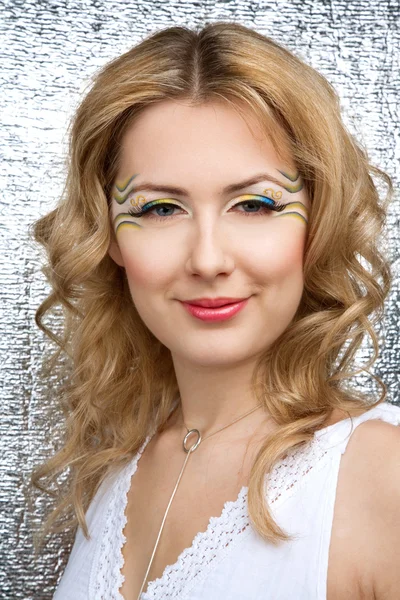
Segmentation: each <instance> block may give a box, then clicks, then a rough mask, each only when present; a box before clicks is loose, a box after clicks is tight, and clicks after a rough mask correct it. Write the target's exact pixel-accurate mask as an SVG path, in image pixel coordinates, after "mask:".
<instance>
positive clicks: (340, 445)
mask: <svg viewBox="0 0 400 600" xmlns="http://www.w3.org/2000/svg"><path fill="white" fill-rule="evenodd" d="M371 419H378V420H380V421H386V422H387V423H392V424H393V425H400V406H398V405H395V404H391V403H390V402H382V403H381V404H378V406H375V407H373V408H371V409H369V410H366V411H365V412H364V413H362V414H361V415H358V416H356V417H350V418H348V419H343V420H342V421H338V422H337V423H334V424H333V425H330V426H329V427H325V428H324V429H320V430H319V431H316V432H315V437H316V438H317V440H318V442H319V443H320V445H321V446H323V447H324V448H326V449H327V450H328V449H337V450H339V451H340V452H341V454H344V452H345V451H346V448H347V444H348V443H349V440H350V437H351V434H352V433H353V431H354V430H355V429H356V427H358V425H359V424H360V423H363V422H364V421H370V420H371Z"/></svg>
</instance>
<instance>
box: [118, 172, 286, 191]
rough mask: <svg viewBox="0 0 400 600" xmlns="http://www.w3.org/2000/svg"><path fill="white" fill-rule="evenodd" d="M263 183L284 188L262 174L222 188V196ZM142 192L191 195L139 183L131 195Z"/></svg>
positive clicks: (167, 187)
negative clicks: (270, 183)
mask: <svg viewBox="0 0 400 600" xmlns="http://www.w3.org/2000/svg"><path fill="white" fill-rule="evenodd" d="M261 181H269V182H272V183H276V184H277V185H279V186H280V187H284V184H283V183H282V182H281V181H279V180H278V179H276V177H274V176H273V175H270V174H269V173H260V174H259V175H254V177H250V178H249V179H245V180H243V181H239V182H238V183H232V184H230V185H227V186H226V187H224V188H222V189H221V190H220V193H221V194H232V193H234V192H238V191H239V190H242V189H243V188H246V187H248V186H250V185H254V184H256V183H260V182H261ZM142 190H147V191H154V192H167V193H168V194H175V195H180V196H189V195H190V193H189V192H188V191H187V190H185V189H184V188H179V187H175V186H171V185H164V184H163V185H156V184H154V183H147V182H145V183H138V184H137V185H135V186H133V187H132V188H131V189H130V190H129V193H131V192H134V193H136V192H138V191H142Z"/></svg>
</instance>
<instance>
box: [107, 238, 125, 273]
mask: <svg viewBox="0 0 400 600" xmlns="http://www.w3.org/2000/svg"><path fill="white" fill-rule="evenodd" d="M108 254H109V255H110V256H111V258H112V259H113V261H114V262H116V263H117V265H119V266H120V267H124V266H125V264H124V259H123V258H122V254H121V250H120V249H119V246H118V243H117V242H116V241H115V240H114V239H112V240H111V242H110V245H109V247H108Z"/></svg>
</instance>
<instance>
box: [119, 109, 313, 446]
mask: <svg viewBox="0 0 400 600" xmlns="http://www.w3.org/2000/svg"><path fill="white" fill-rule="evenodd" d="M242 115H243V113H241V114H239V113H238V112H237V111H236V110H235V109H234V108H233V107H231V106H228V105H226V104H223V103H220V102H213V103H208V104H204V105H201V106H196V107H193V106H190V105H189V104H188V103H186V102H183V101H180V102H177V101H165V102H163V103H160V104H158V105H154V106H151V107H148V108H147V109H146V110H145V111H144V112H143V113H142V114H141V115H140V117H139V118H138V119H137V120H136V122H135V123H133V124H132V125H131V127H130V128H129V129H128V130H127V131H126V132H125V135H124V137H123V139H122V148H121V162H120V167H119V170H118V173H117V176H116V179H115V182H114V187H113V192H112V201H111V210H110V225H111V227H112V228H113V231H114V234H115V238H113V240H112V242H111V244H110V248H109V254H110V256H111V257H112V258H113V260H114V261H115V262H116V263H117V264H118V265H120V266H121V267H123V268H125V270H126V275H127V279H128V282H129V288H130V292H131V296H132V300H133V302H134V304H135V306H136V308H137V310H138V312H139V314H140V316H141V318H142V320H143V321H144V323H145V324H146V325H147V327H148V328H149V329H150V330H151V331H152V333H153V334H154V335H155V336H156V337H157V338H158V339H159V340H160V341H161V342H162V343H163V344H164V345H165V346H166V347H168V348H169V349H170V351H171V355H172V359H173V363H174V367H175V371H176V377H177V381H178V385H179V390H180V395H181V402H182V412H181V417H180V420H179V419H178V421H176V423H177V425H176V426H177V427H179V428H180V430H182V431H185V432H186V430H185V429H184V427H183V424H182V417H183V419H184V422H185V423H186V425H187V427H189V428H191V427H196V428H199V429H200V430H201V431H202V434H203V435H207V434H208V433H211V432H214V431H216V430H217V429H218V428H221V427H223V426H224V425H227V424H228V423H231V422H232V421H233V420H234V419H235V418H237V417H239V416H241V415H243V414H244V413H245V412H247V411H249V410H251V409H252V408H254V407H255V406H256V404H257V403H258V402H257V400H256V398H255V397H254V394H253V392H252V390H251V388H250V383H251V375H252V372H253V369H254V365H255V363H256V360H257V357H258V356H259V354H260V353H261V352H263V351H264V350H265V349H266V348H267V347H268V346H269V345H270V344H271V343H272V342H274V341H275V340H276V339H277V338H278V337H279V336H280V335H281V334H282V333H283V331H284V330H285V329H286V328H287V327H288V325H289V324H290V322H291V320H292V319H293V316H294V314H295V312H296V310H297V307H298V305H299V303H300V299H301V295H302V292H303V285H304V282H303V255H304V245H305V241H306V235H307V219H308V212H309V208H310V202H309V198H308V197H307V194H306V190H305V187H304V185H303V182H302V181H301V177H300V176H299V174H298V172H297V170H296V166H295V164H294V162H293V159H292V157H291V155H290V152H289V151H288V149H287V147H285V146H284V144H281V146H280V150H279V155H278V154H277V152H276V150H275V149H274V146H273V144H272V140H269V139H267V138H266V137H265V136H263V137H260V128H259V126H258V124H257V122H256V121H255V120H254V118H253V117H252V116H251V115H250V114H246V117H245V118H244V117H243V116H242ZM265 172H266V173H268V174H270V175H271V179H265V180H264V181H262V182H259V183H257V184H254V185H252V186H248V187H246V188H245V189H243V190H241V191H240V192H235V193H230V194H221V189H223V188H224V187H226V186H228V185H230V184H233V183H237V182H240V181H243V180H245V179H249V178H250V177H252V176H254V175H257V174H259V173H265ZM143 182H152V183H157V184H164V185H171V186H177V187H180V188H185V190H187V192H188V195H177V194H174V195H171V194H170V193H168V192H164V193H163V192H154V191H149V190H140V189H139V186H140V184H141V183H143ZM136 190H137V191H136ZM260 196H265V197H267V198H271V199H272V200H274V201H275V202H277V203H278V202H279V203H280V204H285V205H287V206H285V207H284V209H283V210H280V211H271V210H268V209H266V208H255V207H254V204H251V203H252V201H253V200H254V199H256V198H257V197H258V198H259V197H260ZM154 200H159V201H160V202H159V204H160V203H162V202H164V203H165V202H167V203H168V204H171V203H173V204H174V205H175V206H176V208H175V209H172V210H171V207H165V206H164V207H162V206H161V207H160V206H157V204H156V205H154V207H153V209H152V210H151V216H150V217H149V213H148V214H147V216H145V217H140V218H137V217H135V216H131V215H129V213H128V210H133V211H138V210H140V207H141V206H143V205H144V204H145V203H146V202H151V201H154ZM244 200H247V201H248V202H249V204H244V205H238V203H239V202H243V201H244ZM289 203H290V204H289ZM218 296H229V297H239V298H244V297H249V296H251V297H250V300H249V302H248V303H247V306H246V307H245V308H244V309H243V310H242V311H240V312H239V313H238V314H237V315H235V316H234V317H233V318H232V319H230V320H226V321H222V322H214V323H208V322H203V321H200V320H198V319H196V318H194V317H192V316H191V315H190V314H189V313H188V312H187V311H186V309H185V308H184V307H183V306H182V305H181V303H180V302H179V301H178V300H189V299H193V298H200V297H218ZM263 419H264V417H263V414H262V413H261V411H260V410H256V411H255V412H254V413H252V414H251V415H249V416H248V417H246V418H245V419H243V420H242V421H239V422H238V423H237V424H235V426H233V427H229V428H227V429H226V430H224V431H223V432H222V433H221V434H219V435H218V436H215V438H214V440H215V441H216V442H217V439H218V438H220V436H223V437H224V440H225V441H226V440H228V439H230V438H231V439H232V440H233V439H237V436H238V435H240V434H243V435H246V434H247V433H249V432H250V431H251V432H253V431H254V427H255V425H258V426H259V427H261V428H262V427H263V424H264V420H263Z"/></svg>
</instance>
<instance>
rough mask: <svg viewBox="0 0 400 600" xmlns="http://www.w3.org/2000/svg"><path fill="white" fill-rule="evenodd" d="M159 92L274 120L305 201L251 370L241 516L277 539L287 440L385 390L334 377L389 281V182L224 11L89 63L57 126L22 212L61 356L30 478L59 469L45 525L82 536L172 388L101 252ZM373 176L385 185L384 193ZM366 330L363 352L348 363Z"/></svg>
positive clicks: (302, 440)
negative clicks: (284, 309)
mask: <svg viewBox="0 0 400 600" xmlns="http://www.w3.org/2000/svg"><path fill="white" fill-rule="evenodd" d="M168 99H187V100H189V101H190V102H192V103H193V105H196V104H201V103H203V102H208V101H213V100H219V101H226V102H230V103H231V105H233V106H236V107H237V106H239V104H240V103H241V105H242V106H243V104H244V105H245V106H246V107H247V108H248V110H249V111H252V112H253V114H254V115H256V116H257V117H258V122H259V123H260V128H261V130H262V131H265V132H266V133H267V132H268V131H271V130H272V129H273V128H274V127H275V129H277V128H279V131H281V132H282V131H283V132H284V135H285V137H286V139H287V141H288V143H289V146H290V150H291V152H292V156H293V157H294V160H295V163H296V165H297V168H298V170H299V172H300V174H301V175H302V177H303V180H304V182H305V185H306V189H307V192H308V195H309V198H310V202H311V210H310V221H309V227H308V237H307V243H306V247H305V256H304V282H305V283H304V292H303V296H302V299H301V302H300V305H299V307H298V311H297V313H296V315H295V317H294V319H293V321H292V322H291V324H290V326H289V327H288V328H287V330H286V331H285V332H284V333H283V334H282V335H281V336H280V337H279V339H277V340H276V341H275V342H274V343H273V345H272V346H271V347H269V348H267V349H266V350H265V352H264V354H263V356H261V357H260V360H259V361H258V363H257V366H256V369H255V371H254V377H253V381H252V385H253V389H254V392H255V395H256V396H257V398H258V400H259V401H261V402H262V403H263V405H264V407H265V409H267V410H268V411H269V412H270V413H271V415H272V417H273V419H274V420H275V421H276V423H277V424H278V426H279V427H278V429H277V431H276V432H275V433H274V434H273V435H271V436H269V437H268V439H266V440H265V442H264V443H263V446H262V447H261V448H260V450H259V452H258V454H257V457H256V459H255V461H254V464H253V467H252V470H251V474H250V479H249V491H248V500H249V504H248V507H249V515H250V518H251V521H252V523H253V525H254V527H255V528H256V529H257V530H258V532H259V533H260V535H261V536H262V537H263V538H264V539H266V540H270V541H272V542H273V543H276V542H277V541H278V540H289V539H291V537H290V536H289V535H287V534H286V532H284V531H283V530H282V529H281V528H280V527H279V526H278V525H277V523H276V522H275V521H274V519H273V518H272V515H271V512H270V510H269V507H268V504H267V501H266V496H265V487H264V486H265V476H266V474H268V473H269V472H270V470H271V468H272V467H273V465H274V463H275V462H276V461H277V460H278V459H280V458H282V457H283V456H284V455H285V454H286V453H287V452H288V451H289V450H290V449H291V448H294V447H296V446H299V445H302V444H306V443H307V442H309V441H310V440H311V439H312V438H313V435H314V432H315V431H316V430H318V429H320V428H321V427H323V426H324V425H326V423H328V422H329V418H330V416H331V415H332V413H333V411H334V410H335V409H339V410H341V411H344V412H345V413H346V414H349V415H350V414H352V413H354V412H355V411H357V410H358V411H361V412H364V411H365V410H367V409H369V408H371V407H372V406H375V405H377V404H379V403H381V402H383V401H384V399H385V396H386V386H385V385H384V384H383V382H381V381H380V380H379V379H378V378H377V377H375V376H374V375H372V374H371V373H370V375H371V376H372V377H374V378H375V379H376V380H377V381H378V383H379V385H380V386H381V389H382V393H381V395H380V398H379V399H378V400H376V401H375V402H371V401H370V400H371V399H370V398H369V397H367V396H366V395H364V394H362V393H361V392H360V391H355V390H354V389H351V388H347V386H346V385H345V382H344V380H346V379H348V378H350V377H352V376H353V375H355V374H356V373H359V372H360V371H362V370H364V371H365V370H366V371H367V372H369V371H368V370H369V368H370V366H371V364H372V363H373V361H374V360H375V359H376V358H377V356H378V340H377V333H376V332H375V330H374V326H375V324H376V322H377V321H379V319H380V318H381V317H382V312H383V304H384V299H385V297H386V295H387V293H388V290H389V285H390V269H389V265H388V262H387V260H386V259H385V258H384V256H383V255H382V253H381V252H380V251H379V249H378V237H379V235H380V233H381V231H382V228H383V226H384V223H385V215H386V206H387V202H388V201H389V200H390V198H391V195H392V183H391V180H390V178H389V176H388V175H387V174H386V173H385V172H383V171H381V170H380V169H378V168H376V167H374V166H372V165H371V164H370V163H369V160H368V157H367V153H366V151H365V150H364V149H362V148H361V146H360V145H359V144H358V143H357V141H356V140H355V139H354V137H352V135H351V134H350V133H349V132H348V131H347V129H346V127H345V126H344V124H343V122H342V119H341V116H340V107H339V100H338V96H337V94H336V93H335V91H334V90H333V88H332V87H331V85H330V84H329V83H328V82H327V80H326V79H325V78H324V77H323V76H321V75H320V74H318V73H317V72H316V71H315V70H314V69H313V68H311V67H310V66H308V65H307V64H305V63H304V62H303V61H302V60H300V59H299V58H297V57H295V56H294V55H293V54H292V53H291V52H289V51H288V50H286V49H285V48H283V47H282V46H280V45H279V44H277V43H276V42H274V41H272V40H271V39H269V38H268V37H265V36H263V35H261V34H259V33H257V32H255V31H253V30H251V29H248V28H247V27H245V26H243V25H239V24H234V23H230V22H218V23H214V24H207V25H206V26H204V27H203V28H202V29H201V30H200V31H193V30H190V29H188V28H186V27H171V28H168V29H164V30H162V31H158V32H156V33H155V34H153V35H151V36H149V37H148V38H146V39H144V40H143V41H142V42H141V43H139V44H138V45H136V46H135V47H133V48H132V49H131V50H129V51H128V52H126V53H124V54H123V55H121V56H119V57H118V58H117V59H115V60H113V61H112V62H110V63H109V64H107V65H106V66H105V67H104V68H103V69H102V70H101V71H100V72H99V73H97V74H96V76H95V78H94V83H93V85H92V87H91V89H90V90H89V91H88V92H87V94H86V96H85V98H84V99H83V101H82V102H81V104H80V106H79V107H78V109H77V111H76V113H75V115H74V118H73V120H72V123H71V126H72V127H71V131H70V140H69V157H68V173H67V179H66V185H65V189H64V192H63V194H62V197H61V199H60V202H59V203H58V205H57V207H56V208H55V209H54V210H52V211H51V212H50V213H49V214H47V215H45V216H43V217H41V218H40V219H39V220H37V221H36V222H35V223H34V224H33V228H34V229H33V235H34V238H35V240H36V241H37V242H38V243H40V244H42V245H43V246H44V247H45V249H46V251H47V256H48V264H46V266H45V267H44V268H43V272H44V273H45V275H46V277H47V279H48V281H49V283H50V285H51V287H52V291H51V293H50V294H49V296H48V297H47V298H46V299H45V300H44V302H42V304H41V305H40V306H39V307H38V309H37V312H36V323H37V325H38V327H40V328H41V329H42V330H43V331H44V332H45V333H46V334H47V335H48V336H49V337H50V338H51V339H52V340H53V341H55V342H56V344H57V345H58V348H57V351H56V352H55V354H54V357H53V360H52V361H51V365H50V368H49V371H48V372H51V369H52V368H53V367H54V365H55V364H56V361H57V360H58V358H59V357H60V353H62V352H63V353H64V356H68V357H69V359H70V364H72V371H71V370H70V364H68V365H67V367H66V368H67V369H68V370H69V372H68V383H67V385H66V386H65V389H64V391H63V394H62V401H63V407H64V409H65V411H66V426H65V436H64V441H63V446H62V448H61V449H60V450H59V451H58V452H56V453H55V455H54V456H52V457H51V458H50V459H49V460H47V462H45V464H43V465H41V466H39V467H38V468H37V469H36V471H35V472H34V474H33V476H32V481H33V483H34V485H35V486H36V487H38V488H39V489H40V490H43V491H47V492H48V493H52V492H51V489H50V486H51V485H52V483H54V482H55V481H57V480H58V478H59V477H60V476H61V474H62V473H63V472H65V471H66V470H67V471H69V477H68V478H66V479H65V480H64V484H63V486H62V489H61V492H60V493H59V495H58V496H57V499H56V506H55V507H54V508H53V510H52V512H51V513H50V515H49V516H48V518H47V521H46V524H45V527H44V529H43V535H44V533H49V532H50V531H60V530H61V529H65V528H66V527H76V526H77V525H78V524H79V525H80V526H81V527H82V529H83V531H84V534H85V536H86V537H90V536H89V532H88V528H87V524H86V521H85V512H86V510H87V507H88V505H89V503H90V501H91V499H92V498H93V496H94V494H95V492H96V491H97V489H98V487H99V485H100V483H101V482H102V481H103V479H104V477H105V475H106V473H107V471H108V470H109V469H110V468H111V467H114V466H116V465H121V466H122V465H123V464H124V463H126V462H127V461H129V460H131V458H132V456H133V455H134V453H135V452H136V451H137V450H138V448H139V446H140V445H141V444H142V443H143V442H144V440H145V438H146V436H147V435H148V433H149V431H150V430H151V429H152V427H153V426H154V424H156V425H157V427H158V428H159V430H160V431H161V430H162V428H163V427H164V426H165V423H166V420H167V418H168V416H169V414H170V412H171V408H172V407H173V405H174V402H175V400H176V397H177V395H178V396H179V390H178V386H177V381H176V377H175V373H174V368H173V363H172V359H171V355H170V352H169V350H168V349H167V348H166V347H165V346H163V345H162V344H161V342H159V340H158V339H157V338H156V337H155V336H154V335H153V334H152V333H151V332H150V331H149V330H148V329H147V327H146V326H145V325H144V323H143V322H142V320H141V318H140V316H139V314H138V312H137V310H136V308H135V306H134V304H133V302H132V298H131V295H130V292H129V287H128V284H127V278H126V275H125V270H124V269H123V268H121V267H119V266H118V265H117V264H116V263H115V262H114V261H113V260H112V259H111V257H110V256H109V254H108V248H109V244H110V240H111V239H112V236H113V231H112V228H111V227H110V221H109V208H110V191H111V187H112V185H113V182H114V179H115V177H116V174H117V170H118V164H119V153H120V141H121V138H122V135H123V134H124V132H125V130H126V128H127V127H128V126H130V125H131V124H132V122H133V121H134V119H135V118H136V117H137V116H138V115H140V113H141V111H142V110H143V109H145V108H146V107H147V106H149V105H151V104H154V103H159V102H162V101H164V100H168ZM372 176H375V177H377V178H378V179H379V180H380V181H381V182H383V183H386V184H387V194H386V198H385V200H384V201H382V202H381V201H380V197H379V194H378V191H377V187H376V185H375V184H374V182H373V179H372ZM55 305H61V307H62V309H63V335H62V336H60V335H57V334H55V333H54V332H53V331H51V330H50V329H49V328H48V327H47V326H46V325H44V323H43V317H44V315H45V314H46V313H48V311H50V310H51V309H52V308H53V307H55ZM127 306H130V311H128V312H127V311H126V307H127ZM122 314H124V318H123V319H122V318H121V315H122ZM365 335H367V336H369V338H370V339H371V340H372V348H373V353H372V354H373V355H372V357H371V359H370V360H369V361H368V363H367V365H365V366H364V367H363V368H361V369H359V370H354V364H353V363H354V358H355V352H356V351H357V349H358V348H359V347H360V344H361V343H362V340H363V338H364V336H365Z"/></svg>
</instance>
